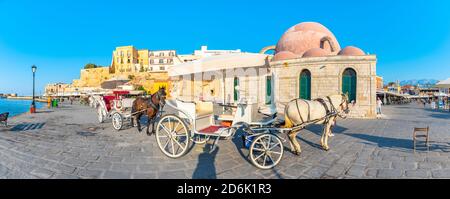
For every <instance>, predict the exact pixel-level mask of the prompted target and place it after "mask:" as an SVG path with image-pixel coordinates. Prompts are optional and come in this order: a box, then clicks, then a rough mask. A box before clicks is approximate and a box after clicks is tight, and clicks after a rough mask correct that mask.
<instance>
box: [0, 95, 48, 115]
mask: <svg viewBox="0 0 450 199" xmlns="http://www.w3.org/2000/svg"><path fill="white" fill-rule="evenodd" d="M30 105H31V100H9V99H3V98H0V113H4V112H9V116H10V117H12V116H16V115H19V114H22V113H25V112H28V111H29V110H30ZM42 106H43V104H42V103H39V102H36V108H41V107H42Z"/></svg>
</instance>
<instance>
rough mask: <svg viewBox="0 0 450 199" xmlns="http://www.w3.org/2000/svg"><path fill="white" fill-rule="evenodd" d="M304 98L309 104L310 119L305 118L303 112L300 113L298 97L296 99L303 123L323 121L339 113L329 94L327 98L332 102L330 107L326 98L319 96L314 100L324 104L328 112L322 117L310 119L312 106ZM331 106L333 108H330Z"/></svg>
mask: <svg viewBox="0 0 450 199" xmlns="http://www.w3.org/2000/svg"><path fill="white" fill-rule="evenodd" d="M302 100H303V101H304V102H305V103H306V104H307V105H308V119H307V120H306V121H305V120H304V119H303V117H302V114H301V113H300V107H299V106H298V99H297V100H295V105H296V106H297V112H298V115H299V116H300V119H301V120H302V124H305V123H315V122H318V121H321V120H329V119H330V118H331V117H333V116H336V115H338V111H337V109H336V108H335V107H334V105H333V103H332V102H331V98H330V97H329V96H327V100H328V102H329V103H330V107H328V105H327V104H326V101H325V100H324V99H322V98H317V99H315V100H314V101H317V102H319V103H320V104H322V106H323V107H324V108H325V111H326V114H325V116H324V117H322V118H319V119H315V120H312V121H311V120H310V118H311V111H310V109H311V107H310V105H309V103H308V101H307V100H304V99H302ZM330 108H331V110H330Z"/></svg>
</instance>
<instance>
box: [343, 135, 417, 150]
mask: <svg viewBox="0 0 450 199" xmlns="http://www.w3.org/2000/svg"><path fill="white" fill-rule="evenodd" d="M345 135H348V136H351V137H354V138H358V139H361V140H365V141H368V142H370V143H373V144H376V145H377V146H378V147H381V148H400V149H411V150H412V148H413V141H412V139H401V138H390V137H382V136H375V135H367V134H360V133H346V134H345Z"/></svg>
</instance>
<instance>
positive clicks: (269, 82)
mask: <svg viewBox="0 0 450 199" xmlns="http://www.w3.org/2000/svg"><path fill="white" fill-rule="evenodd" d="M271 100H272V76H267V77H266V104H270V103H272V101H271Z"/></svg>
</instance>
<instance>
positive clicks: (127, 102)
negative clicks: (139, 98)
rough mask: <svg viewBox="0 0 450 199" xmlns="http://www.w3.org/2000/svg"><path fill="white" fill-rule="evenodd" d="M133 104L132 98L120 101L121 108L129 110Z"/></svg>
mask: <svg viewBox="0 0 450 199" xmlns="http://www.w3.org/2000/svg"><path fill="white" fill-rule="evenodd" d="M133 102H134V99H133V98H125V99H122V107H124V108H131V107H132V106H133Z"/></svg>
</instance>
